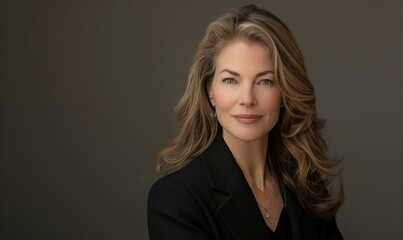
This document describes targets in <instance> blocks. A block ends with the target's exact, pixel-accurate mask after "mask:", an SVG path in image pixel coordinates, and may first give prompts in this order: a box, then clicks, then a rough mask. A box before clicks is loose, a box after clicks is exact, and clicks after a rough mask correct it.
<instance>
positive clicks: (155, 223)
mask: <svg viewBox="0 0 403 240" xmlns="http://www.w3.org/2000/svg"><path fill="white" fill-rule="evenodd" d="M200 160H201V159H195V160H194V162H193V161H192V162H191V163H189V164H188V165H186V166H185V167H183V168H182V169H180V170H178V171H176V172H174V173H172V174H169V175H167V176H164V177H162V178H160V179H159V180H157V181H156V182H155V183H154V184H153V186H152V187H151V189H150V191H149V195H148V206H147V215H148V228H149V234H150V239H166V237H167V236H176V237H178V239H181V238H180V237H185V236H186V238H188V237H190V236H192V237H191V239H206V238H207V236H208V235H209V228H208V226H209V225H208V222H207V221H206V219H205V218H204V217H203V216H204V215H203V209H202V207H201V204H200V200H201V198H200V196H202V195H203V193H202V192H203V191H204V190H202V189H204V188H207V186H206V182H208V180H207V179H206V177H205V173H204V170H203V166H202V164H201V162H200ZM203 236H204V237H205V238H204V237H203Z"/></svg>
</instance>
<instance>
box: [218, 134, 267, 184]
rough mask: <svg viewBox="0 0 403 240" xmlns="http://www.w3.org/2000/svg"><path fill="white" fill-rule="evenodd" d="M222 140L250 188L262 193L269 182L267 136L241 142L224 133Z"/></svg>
mask: <svg viewBox="0 0 403 240" xmlns="http://www.w3.org/2000/svg"><path fill="white" fill-rule="evenodd" d="M223 138H224V141H225V143H226V144H227V145H228V148H229V149H230V151H231V153H232V155H233V156H234V158H235V161H236V162H237V164H238V166H239V167H240V168H241V170H242V172H243V174H244V176H245V178H246V180H247V181H248V182H249V184H250V185H252V186H251V187H254V188H257V189H258V190H260V191H264V189H265V186H266V185H267V184H268V183H270V182H271V177H270V173H269V169H268V167H267V150H268V141H269V139H268V136H267V135H265V136H263V137H262V138H260V139H256V140H254V141H243V140H240V139H237V138H235V137H233V136H232V135H231V134H230V133H228V132H225V131H224V132H223Z"/></svg>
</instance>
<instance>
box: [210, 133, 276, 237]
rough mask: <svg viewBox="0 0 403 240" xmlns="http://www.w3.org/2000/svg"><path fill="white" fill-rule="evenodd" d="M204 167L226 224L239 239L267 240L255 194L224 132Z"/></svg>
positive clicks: (267, 230)
mask: <svg viewBox="0 0 403 240" xmlns="http://www.w3.org/2000/svg"><path fill="white" fill-rule="evenodd" d="M205 154H206V155H205V161H203V162H204V166H205V168H206V172H207V174H208V177H209V181H210V185H211V187H212V188H213V189H214V190H215V191H217V192H218V193H217V194H220V195H224V196H223V197H221V198H219V199H220V203H219V207H218V209H217V211H218V213H219V215H220V217H221V219H222V221H223V222H224V225H225V226H226V227H227V229H228V231H229V232H230V233H231V234H232V236H233V238H234V239H237V240H250V239H268V238H269V234H270V233H269V229H268V227H267V226H266V223H265V222H264V219H263V217H262V215H261V213H260V209H259V207H258V205H257V202H256V200H255V198H254V196H253V193H252V191H251V189H250V187H249V185H248V183H247V182H246V180H245V178H244V176H243V174H242V171H241V169H240V168H239V166H238V165H237V163H236V161H235V159H234V157H233V156H232V154H231V151H230V150H229V148H228V146H227V145H226V144H225V141H224V139H223V138H222V134H221V132H218V133H217V137H216V139H215V140H214V142H213V143H212V145H211V146H210V147H209V148H208V150H207V151H206V152H205Z"/></svg>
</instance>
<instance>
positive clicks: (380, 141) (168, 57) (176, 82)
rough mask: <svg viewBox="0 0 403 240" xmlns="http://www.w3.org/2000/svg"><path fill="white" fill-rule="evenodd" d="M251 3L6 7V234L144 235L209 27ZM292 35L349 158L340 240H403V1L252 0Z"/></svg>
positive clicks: (336, 149)
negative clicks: (152, 191) (175, 112)
mask: <svg viewBox="0 0 403 240" xmlns="http://www.w3.org/2000/svg"><path fill="white" fill-rule="evenodd" d="M248 2H249V1H213V0H208V1H182V2H181V3H179V2H178V1H130V0H120V1H105V0H102V1H76V2H74V1H60V0H49V1H25V2H20V1H11V0H3V1H1V3H0V4H1V5H0V24H1V25H0V26H1V37H0V43H1V48H0V59H1V65H0V67H1V69H0V79H1V86H0V87H1V105H0V106H1V117H0V121H1V122H0V123H1V125H0V126H1V128H0V133H1V149H0V150H1V151H0V152H1V162H0V164H1V165H0V174H1V175H0V187H1V192H0V200H1V202H0V204H1V205H0V207H1V208H0V217H1V219H0V238H1V239H148V236H147V228H146V227H147V224H146V200H147V193H148V189H149V187H150V185H151V184H152V183H153V182H154V181H155V177H154V175H153V169H154V158H155V154H156V153H157V151H158V150H159V149H161V148H162V147H163V146H165V145H166V144H167V143H168V141H169V140H170V139H171V138H172V137H173V136H174V135H175V134H176V132H177V125H176V123H175V121H174V118H173V116H172V109H173V107H174V105H175V103H176V102H177V100H178V99H179V97H180V96H181V94H182V92H183V90H184V86H185V82H186V76H187V71H188V67H189V65H190V61H191V58H192V55H193V53H194V50H195V48H196V46H197V43H198V41H199V40H200V38H201V37H202V35H203V33H204V31H205V28H206V26H207V24H208V23H209V22H211V21H212V20H213V19H215V18H216V17H217V16H218V15H220V14H222V13H223V12H224V10H226V9H228V8H231V7H236V6H240V5H243V4H245V3H248ZM255 3H257V4H258V5H259V6H262V7H265V8H267V9H269V10H271V11H273V12H274V13H276V14H277V15H279V16H280V17H281V18H282V19H283V20H284V21H285V22H286V23H287V24H288V25H289V27H290V28H291V29H292V31H293V32H294V34H295V36H296V38H297V40H298V42H299V44H300V47H301V48H302V51H303V53H304V56H305V59H306V63H307V66H308V70H309V74H310V77H311V79H312V81H313V84H314V86H315V88H316V91H317V96H318V108H319V113H320V115H321V116H322V117H323V118H325V119H327V120H328V124H327V129H326V138H327V139H328V142H329V145H330V152H331V153H332V154H338V155H342V156H344V159H345V160H344V173H343V177H344V187H345V192H346V201H345V204H344V205H343V207H342V208H341V211H340V213H339V214H338V223H339V226H340V229H341V231H342V232H343V234H344V236H345V238H346V239H381V238H382V237H383V236H386V238H387V239H403V218H402V215H403V206H402V202H403V186H402V185H403V184H402V183H403V181H402V180H403V179H402V175H401V173H402V171H403V157H402V154H401V149H400V148H401V147H402V146H401V145H402V141H401V139H400V138H401V137H402V135H403V134H402V129H403V128H402V122H403V109H402V105H403V95H402V94H401V91H402V88H403V83H402V77H401V75H402V74H401V70H402V64H403V61H402V60H403V57H402V56H403V52H402V43H403V34H402V30H401V29H402V23H403V14H402V13H401V10H402V9H403V4H402V1H398V0H396V1H391V0H389V1H348V0H343V1H331V2H330V1H316V2H310V1H309V2H307V1H268V0H267V1H255Z"/></svg>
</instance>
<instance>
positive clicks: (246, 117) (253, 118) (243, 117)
mask: <svg viewBox="0 0 403 240" xmlns="http://www.w3.org/2000/svg"><path fill="white" fill-rule="evenodd" d="M262 117H263V116H262V115H257V114H238V115H234V118H235V120H237V121H238V122H240V123H244V124H252V123H256V122H258V121H259V120H260V119H261V118H262Z"/></svg>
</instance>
